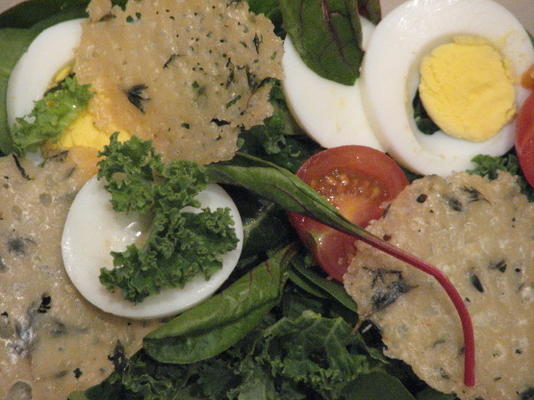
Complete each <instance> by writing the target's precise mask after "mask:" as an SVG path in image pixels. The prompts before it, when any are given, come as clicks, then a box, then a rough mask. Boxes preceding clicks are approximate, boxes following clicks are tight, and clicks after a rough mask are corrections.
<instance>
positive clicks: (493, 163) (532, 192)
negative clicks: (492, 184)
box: [467, 152, 534, 201]
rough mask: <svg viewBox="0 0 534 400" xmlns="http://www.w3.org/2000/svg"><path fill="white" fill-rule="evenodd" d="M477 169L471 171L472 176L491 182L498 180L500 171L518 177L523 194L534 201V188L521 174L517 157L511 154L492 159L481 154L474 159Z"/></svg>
mask: <svg viewBox="0 0 534 400" xmlns="http://www.w3.org/2000/svg"><path fill="white" fill-rule="evenodd" d="M472 161H473V163H475V165H476V167H475V168H474V169H472V170H469V171H467V172H469V173H470V174H475V175H480V176H484V177H486V178H488V179H490V180H493V179H496V178H497V175H498V171H505V172H508V173H509V174H511V175H515V176H517V183H518V185H519V187H520V188H521V193H523V194H524V195H526V196H527V198H528V200H529V201H534V188H532V187H531V186H530V185H529V184H528V182H527V181H526V179H525V177H524V176H523V174H522V172H521V168H520V167H519V162H518V160H517V156H516V155H515V154H514V153H513V152H509V153H507V154H505V155H503V156H500V157H492V156H488V155H483V154H479V155H478V156H475V157H474V158H473V160H472Z"/></svg>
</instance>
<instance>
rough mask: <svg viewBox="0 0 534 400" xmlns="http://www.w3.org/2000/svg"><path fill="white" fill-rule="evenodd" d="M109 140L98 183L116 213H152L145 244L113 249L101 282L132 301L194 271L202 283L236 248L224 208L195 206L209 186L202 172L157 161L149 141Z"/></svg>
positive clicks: (176, 282)
mask: <svg viewBox="0 0 534 400" xmlns="http://www.w3.org/2000/svg"><path fill="white" fill-rule="evenodd" d="M117 137H118V134H117V133H114V134H113V135H112V137H111V142H110V144H109V146H106V147H105V148H104V151H103V152H102V153H101V155H103V156H105V158H104V159H103V160H102V161H100V162H99V167H100V170H99V172H98V178H99V179H101V178H105V179H106V185H105V188H106V190H107V191H108V192H110V193H111V203H112V206H113V209H114V210H116V211H137V212H140V213H143V214H145V215H150V216H152V223H151V227H150V231H149V233H148V235H147V239H146V241H145V243H144V244H143V246H142V247H138V246H137V245H135V244H132V245H130V246H128V248H127V249H126V251H124V252H112V253H111V254H112V256H113V264H114V266H115V268H114V269H112V270H107V269H105V268H102V269H101V273H100V282H101V283H102V284H103V285H104V286H106V287H107V288H108V289H109V290H111V291H113V290H115V289H117V288H118V289H120V290H121V294H122V296H123V297H124V298H125V299H126V300H129V301H132V302H134V303H139V302H141V301H143V299H145V298H146V297H147V296H150V295H152V294H157V293H159V292H160V291H161V290H162V289H163V288H173V287H183V286H184V285H185V284H186V283H187V282H188V281H190V280H191V279H192V278H193V277H195V276H197V275H199V274H201V275H203V276H204V277H205V278H206V279H209V278H210V277H211V275H212V274H213V273H214V272H216V271H217V270H219V269H220V268H222V261H221V259H220V256H221V255H222V254H224V253H226V252H228V251H230V250H232V249H234V248H235V247H236V245H237V242H238V239H237V237H236V234H235V231H234V228H233V225H234V221H233V220H232V218H231V216H230V212H229V209H221V208H219V209H217V210H215V211H210V210H209V209H207V208H205V209H201V210H200V212H198V213H197V212H193V211H184V210H183V209H184V207H193V208H196V209H199V208H200V207H201V205H200V203H199V202H198V201H197V200H196V199H195V196H196V195H197V194H198V193H200V192H201V191H202V190H204V189H205V188H206V186H207V184H208V176H207V173H206V169H205V167H203V166H200V165H198V164H196V163H194V162H190V161H181V160H175V161H171V162H170V163H168V164H164V163H163V162H162V161H161V157H160V156H159V154H157V153H156V152H155V151H154V149H153V147H152V144H151V142H150V141H142V140H140V139H138V138H136V137H133V138H132V139H130V140H129V141H127V142H124V143H120V142H119V141H118V139H117Z"/></svg>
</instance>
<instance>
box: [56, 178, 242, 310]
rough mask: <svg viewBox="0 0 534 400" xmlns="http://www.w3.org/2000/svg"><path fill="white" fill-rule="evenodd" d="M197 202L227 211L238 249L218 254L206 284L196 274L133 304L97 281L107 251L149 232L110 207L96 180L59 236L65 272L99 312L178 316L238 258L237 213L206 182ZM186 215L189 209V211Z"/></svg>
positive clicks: (225, 274) (108, 263) (207, 291)
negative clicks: (219, 263) (218, 263)
mask: <svg viewBox="0 0 534 400" xmlns="http://www.w3.org/2000/svg"><path fill="white" fill-rule="evenodd" d="M197 199H198V200H199V201H200V203H201V205H202V207H203V208H206V207H207V208H210V209H212V210H214V209H216V208H225V207H228V208H229V209H230V215H231V217H232V219H233V220H234V228H235V232H236V236H237V238H238V239H239V242H238V244H237V247H236V248H235V249H234V250H232V251H230V252H228V253H226V254H224V255H223V256H222V264H223V266H222V269H220V270H219V271H217V272H215V273H214V274H213V275H212V276H211V278H210V279H209V280H206V279H205V278H204V277H203V276H197V277H195V278H194V279H193V280H191V281H190V282H188V283H187V284H186V285H185V286H184V287H183V288H175V289H165V290H163V291H161V292H160V293H159V294H157V295H153V296H149V297H147V298H146V299H145V300H144V301H142V302H140V303H138V304H133V303H130V302H128V301H126V300H124V299H123V298H122V297H121V296H120V294H119V293H112V292H110V291H108V290H107V289H106V288H105V287H104V286H103V285H102V284H101V283H100V280H99V275H100V269H101V268H113V259H112V257H111V255H110V252H111V251H124V250H126V247H127V246H128V245H130V244H132V243H134V242H136V240H138V239H139V238H140V237H141V236H142V235H143V234H144V233H146V231H147V227H148V224H149V221H146V220H143V219H142V218H141V217H140V216H139V215H138V214H136V213H118V212H115V211H114V210H113V208H112V206H111V203H110V200H111V195H110V194H109V193H108V192H107V191H106V190H105V189H104V184H103V182H102V181H99V180H97V179H96V177H94V178H92V179H91V180H89V181H88V182H87V183H86V184H85V185H84V186H83V187H82V189H81V190H80V192H79V193H78V195H77V196H76V198H75V199H74V202H73V203H72V206H71V208H70V210H69V213H68V216H67V221H66V223H65V228H64V230H63V238H62V243H61V247H62V253H63V262H64V264H65V270H66V271H67V274H68V275H69V278H70V280H71V281H72V283H73V284H74V286H76V288H77V289H78V290H79V292H80V293H81V294H82V295H83V296H84V297H85V298H86V299H87V300H88V301H89V302H91V303H92V304H94V305H95V306H96V307H98V308H100V309H101V310H103V311H105V312H108V313H111V314H115V315H119V316H122V317H128V318H140V319H147V318H161V317H167V316H171V315H174V314H177V313H179V312H181V311H183V310H185V309H187V308H190V307H192V306H194V305H195V304H197V303H199V302H201V301H202V300H204V299H206V298H207V297H209V296H210V295H212V294H213V293H214V292H215V291H216V290H217V289H218V288H219V287H220V286H221V285H222V283H223V282H224V281H225V280H226V279H227V278H228V276H229V275H230V273H231V272H232V271H233V269H234V267H235V266H236V264H237V261H238V260H239V256H240V254H241V248H242V243H243V226H242V222H241V217H240V215H239V211H238V210H237V207H236V206H235V204H234V202H233V200H232V199H231V198H230V196H229V195H228V194H227V193H226V192H225V191H224V190H223V189H222V188H221V187H220V186H219V185H214V184H210V185H208V187H207V188H206V189H205V190H204V191H202V192H201V193H200V194H199V195H198V196H197ZM188 211H190V210H188Z"/></svg>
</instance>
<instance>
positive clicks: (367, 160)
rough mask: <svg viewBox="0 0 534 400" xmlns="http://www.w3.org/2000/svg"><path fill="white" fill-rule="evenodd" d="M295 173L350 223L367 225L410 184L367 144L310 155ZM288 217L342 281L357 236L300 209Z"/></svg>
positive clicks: (328, 269)
mask: <svg viewBox="0 0 534 400" xmlns="http://www.w3.org/2000/svg"><path fill="white" fill-rule="evenodd" d="M297 176H298V177H299V178H301V179H302V180H303V181H304V182H306V183H307V184H308V185H310V186H311V187H313V188H314V189H315V190H316V191H317V192H319V193H320V194H321V195H323V196H324V197H325V198H326V199H327V200H328V201H329V202H330V203H332V204H333V205H334V206H335V207H336V208H337V209H338V211H339V212H340V213H341V214H342V215H343V216H344V217H345V218H347V219H348V220H350V221H351V222H353V223H355V224H357V225H360V226H363V227H365V226H367V224H368V223H369V222H370V221H371V220H373V219H377V218H380V216H382V213H383V210H384V208H383V206H384V204H387V203H388V202H390V201H391V200H393V199H394V198H395V197H396V196H397V195H398V194H399V193H400V191H401V190H402V189H403V188H404V187H405V186H406V185H407V184H408V180H407V179H406V175H405V174H404V172H403V171H402V169H401V168H400V167H399V166H398V165H397V163H395V161H393V160H392V159H391V158H389V157H388V156H387V155H385V154H384V153H382V152H380V151H378V150H375V149H372V148H370V147H365V146H340V147H334V148H331V149H327V150H324V151H322V152H320V153H317V154H315V155H314V156H312V157H310V158H309V159H308V160H307V161H306V162H304V164H303V165H302V166H301V167H300V169H299V170H298V171H297ZM289 220H290V222H291V224H292V225H293V227H294V228H295V229H296V231H297V233H298V235H299V237H300V239H301V240H302V241H303V242H304V244H305V245H306V246H307V247H308V248H309V249H310V250H311V251H312V253H313V255H314V256H315V259H316V261H317V262H318V263H319V264H320V265H321V267H322V268H323V269H324V271H325V272H326V273H328V274H329V275H330V276H331V277H333V278H334V279H337V280H339V281H342V279H343V274H344V273H345V272H346V271H347V268H348V265H349V263H350V261H351V260H352V258H353V257H354V254H355V251H356V248H355V246H354V241H355V239H354V237H352V236H350V235H348V234H345V233H342V232H339V231H337V230H335V229H333V228H330V227H328V226H326V225H323V224H321V223H319V222H316V221H314V220H313V219H311V218H309V217H305V216H303V215H301V214H298V213H289Z"/></svg>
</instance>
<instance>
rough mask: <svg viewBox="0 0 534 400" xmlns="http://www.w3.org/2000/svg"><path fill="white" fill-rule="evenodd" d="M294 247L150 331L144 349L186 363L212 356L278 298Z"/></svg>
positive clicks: (169, 360)
mask: <svg viewBox="0 0 534 400" xmlns="http://www.w3.org/2000/svg"><path fill="white" fill-rule="evenodd" d="M294 254H295V249H294V247H293V246H288V247H286V248H284V249H282V250H280V251H278V252H277V253H276V254H275V255H274V256H273V257H272V258H271V259H269V260H267V261H265V262H264V263H262V264H260V265H259V266H257V267H256V268H254V269H253V270H252V271H250V272H248V273H246V274H245V275H243V276H242V277H241V278H240V279H238V280H237V281H235V282H234V283H233V284H232V285H230V286H229V287H227V288H226V289H225V290H223V291H222V292H220V293H219V294H217V295H215V296H213V297H211V298H210V299H208V300H206V301H205V302H204V303H202V304H200V305H199V306H197V307H195V308H192V309H191V310H189V311H186V312H184V313H183V314H181V315H179V316H177V317H176V318H174V319H173V320H171V321H170V322H168V323H167V324H165V325H164V326H162V327H161V328H159V329H156V330H155V331H153V332H151V333H150V334H149V335H148V336H147V337H146V338H145V341H144V348H145V350H146V352H147V353H148V354H149V355H150V356H151V357H153V358H155V359H156V360H158V361H161V362H167V363H178V364H184V363H191V362H195V361H199V360H203V359H206V358H209V357H213V356H215V355H217V354H219V353H221V352H222V351H224V350H226V349H228V348H229V347H230V346H232V345H234V344H235V343H237V342H238V341H239V340H240V339H242V338H243V337H244V336H245V335H246V334H247V333H249V332H250V331H251V330H252V329H254V328H255V327H256V326H257V325H258V324H259V323H260V322H261V320H262V319H263V317H264V315H265V314H266V313H267V312H268V311H269V310H270V309H271V308H272V307H274V306H275V305H276V304H278V302H279V301H280V297H281V295H282V289H283V287H284V284H285V281H286V279H287V271H286V269H287V265H288V263H289V261H290V260H291V258H292V257H293V256H294Z"/></svg>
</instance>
